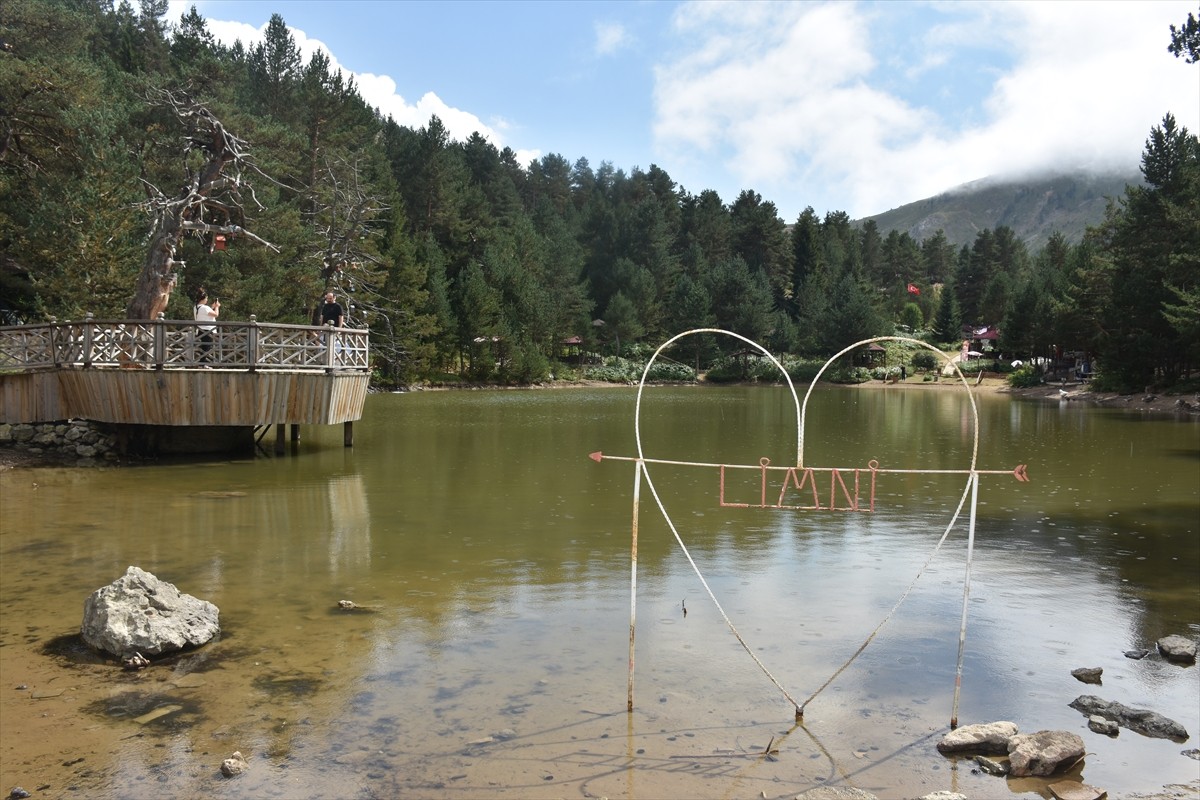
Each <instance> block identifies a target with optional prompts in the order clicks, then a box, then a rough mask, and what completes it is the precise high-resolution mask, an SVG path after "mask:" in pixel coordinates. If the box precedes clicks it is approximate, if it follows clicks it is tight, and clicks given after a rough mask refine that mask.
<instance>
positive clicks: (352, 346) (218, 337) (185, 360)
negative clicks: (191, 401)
mask: <svg viewBox="0 0 1200 800" xmlns="http://www.w3.org/2000/svg"><path fill="white" fill-rule="evenodd" d="M201 325H203V326H204V327H203V328H202V327H201ZM210 326H211V327H212V328H213V330H212V331H211V332H210V331H208V330H206V329H207V328H209V327H210ZM209 338H211V341H208V339H209ZM368 344H369V336H368V333H367V331H365V330H360V329H357V328H334V327H332V326H330V327H315V326H312V325H278V324H274V323H260V322H258V321H257V320H255V318H254V317H253V316H251V317H250V321H249V322H211V323H207V322H206V323H198V322H191V321H187V320H168V319H163V318H162V317H161V316H160V318H159V319H157V320H98V319H93V318H92V317H91V316H90V315H89V316H88V318H87V319H85V320H84V321H82V322H47V323H41V324H35V325H15V326H7V327H0V370H36V369H47V368H54V367H123V368H129V369H138V368H140V369H205V368H209V369H236V370H247V371H250V372H254V371H257V370H293V371H298V372H345V371H366V370H368V369H369V368H370V360H369V358H368Z"/></svg>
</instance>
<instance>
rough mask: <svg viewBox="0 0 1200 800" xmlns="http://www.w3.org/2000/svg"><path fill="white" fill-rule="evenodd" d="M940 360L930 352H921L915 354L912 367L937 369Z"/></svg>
mask: <svg viewBox="0 0 1200 800" xmlns="http://www.w3.org/2000/svg"><path fill="white" fill-rule="evenodd" d="M938 360H939V359H938V357H937V356H935V355H934V354H933V353H931V352H929V351H928V350H921V351H920V352H917V353H913V357H912V365H913V367H914V368H915V369H936V368H937V366H938Z"/></svg>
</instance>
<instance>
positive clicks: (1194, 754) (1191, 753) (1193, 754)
mask: <svg viewBox="0 0 1200 800" xmlns="http://www.w3.org/2000/svg"><path fill="white" fill-rule="evenodd" d="M1179 755H1181V756H1187V757H1188V758H1194V759H1196V760H1197V761H1200V750H1197V749H1192V750H1180V751H1179Z"/></svg>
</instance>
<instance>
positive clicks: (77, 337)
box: [0, 318, 370, 441]
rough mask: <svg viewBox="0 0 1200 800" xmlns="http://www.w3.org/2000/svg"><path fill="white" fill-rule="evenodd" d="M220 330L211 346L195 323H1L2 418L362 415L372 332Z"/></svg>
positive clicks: (301, 420) (250, 326)
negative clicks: (5, 324) (6, 325)
mask: <svg viewBox="0 0 1200 800" xmlns="http://www.w3.org/2000/svg"><path fill="white" fill-rule="evenodd" d="M215 325H216V331H215V332H214V333H213V335H212V341H211V342H208V341H205V339H204V338H202V335H203V334H204V331H202V330H201V329H200V328H199V326H198V324H197V323H194V322H190V321H174V320H162V319H160V320H154V321H129V320H93V319H90V318H89V319H87V320H85V321H83V322H63V323H59V322H52V323H46V324H40V325H21V326H11V327H0V401H2V402H0V423H10V424H13V423H22V422H26V423H32V422H51V421H56V420H65V419H88V420H93V421H97V422H109V423H116V424H129V425H161V426H250V427H259V426H263V425H289V424H290V425H301V424H308V425H332V424H337V423H349V422H352V421H354V420H357V419H359V418H360V417H361V416H362V409H363V404H364V402H365V401H366V395H367V385H368V382H369V380H370V372H369V358H368V355H369V353H368V344H369V342H368V334H367V332H366V331H364V330H358V329H352V328H317V327H313V326H309V325H274V324H259V323H258V322H257V321H255V320H254V319H253V318H251V320H250V321H249V322H220V323H215ZM347 441H349V434H347Z"/></svg>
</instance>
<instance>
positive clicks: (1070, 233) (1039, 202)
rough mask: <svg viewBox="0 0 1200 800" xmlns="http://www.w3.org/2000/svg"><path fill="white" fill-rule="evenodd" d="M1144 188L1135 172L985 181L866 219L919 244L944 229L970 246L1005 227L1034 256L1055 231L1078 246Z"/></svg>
mask: <svg viewBox="0 0 1200 800" xmlns="http://www.w3.org/2000/svg"><path fill="white" fill-rule="evenodd" d="M1141 182H1142V178H1141V175H1140V174H1139V173H1136V172H1133V173H1130V174H1109V175H1088V174H1084V173H1074V174H1062V175H1055V176H1043V177H1039V178H1030V179H1023V180H1012V179H1004V178H983V179H982V180H978V181H972V182H971V183H966V184H963V185H962V186H959V187H957V188H954V189H951V190H949V191H947V192H944V193H942V194H939V195H937V196H936V197H930V198H927V199H925V200H918V201H916V202H915V203H909V204H907V205H903V206H900V207H899V208H893V209H892V210H891V211H885V212H884V213H882V214H876V215H874V216H871V217H866V219H872V220H875V224H876V225H878V226H879V232H880V234H881V235H883V236H887V234H888V232H890V231H892V230H898V231H907V232H908V234H909V235H910V236H912V237H913V238H914V239H916V240H918V241H921V240H923V239H925V238H927V237H929V236H932V235H933V234H935V233H936V232H937V231H938V229H939V228H940V229H942V230H943V231H945V233H946V238H947V239H949V240H950V241H951V242H953V243H954V244H955V245H958V246H961V245H964V244H965V245H970V244H971V243H973V242H974V241H975V235H976V234H977V233H978V232H979V231H981V230H983V229H985V228H996V227H998V226H1000V225H1007V226H1008V227H1010V228H1012V229H1013V230H1014V231H1015V232H1016V234H1017V237H1018V238H1020V239H1021V240H1022V241H1024V242H1025V245H1026V247H1028V248H1029V252H1031V253H1036V252H1037V251H1038V250H1040V249H1041V247H1042V246H1043V245H1044V244H1045V243H1046V241H1047V240H1048V239H1049V238H1050V234H1051V233H1053V232H1054V231H1059V232H1060V233H1062V234H1063V236H1065V237H1066V238H1067V241H1069V242H1071V243H1077V242H1079V241H1080V240H1081V239H1082V238H1083V233H1084V230H1085V229H1086V228H1087V226H1089V225H1098V224H1099V223H1100V222H1101V221H1103V219H1104V208H1105V206H1106V205H1107V204H1108V201H1109V199H1110V198H1112V199H1116V198H1119V197H1122V196H1124V194H1125V186H1126V185H1127V184H1140V183H1141ZM863 221H865V220H858V223H859V224H861V223H862V222H863Z"/></svg>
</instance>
